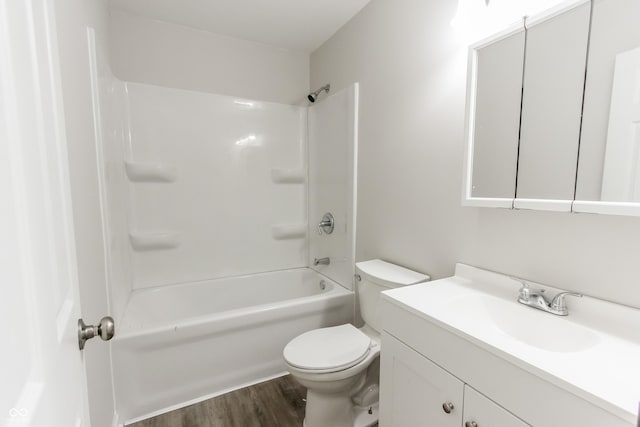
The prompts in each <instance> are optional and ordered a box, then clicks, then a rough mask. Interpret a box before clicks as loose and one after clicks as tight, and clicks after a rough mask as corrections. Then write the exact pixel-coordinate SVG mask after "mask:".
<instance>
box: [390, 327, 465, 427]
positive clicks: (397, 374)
mask: <svg viewBox="0 0 640 427" xmlns="http://www.w3.org/2000/svg"><path fill="white" fill-rule="evenodd" d="M380 363H381V365H380V427H405V426H406V427H417V426H424V427H460V426H461V425H462V398H463V392H464V389H463V387H464V384H463V383H462V381H460V380H459V379H457V378H456V377H454V376H453V375H451V374H450V373H448V372H447V371H445V370H444V369H442V368H440V367H439V366H438V365H436V364H434V363H433V362H431V361H430V360H429V359H427V358H426V357H424V356H422V355H421V354H419V353H418V352H416V351H415V350H413V349H412V348H410V347H408V346H406V345H405V344H403V343H402V342H401V341H398V340H397V339H396V338H394V337H393V336H391V335H389V334H387V333H386V332H385V333H383V334H382V353H381V362H380ZM443 405H444V406H443ZM448 405H450V406H448Z"/></svg>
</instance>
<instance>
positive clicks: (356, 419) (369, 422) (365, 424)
mask: <svg viewBox="0 0 640 427" xmlns="http://www.w3.org/2000/svg"><path fill="white" fill-rule="evenodd" d="M336 403H337V402H336ZM344 403H345V402H340V403H338V405H337V406H336V407H334V409H338V411H339V414H340V413H341V414H342V416H340V415H338V418H337V419H334V420H333V421H330V422H332V424H331V426H336V427H338V426H339V427H371V426H374V425H376V424H377V423H378V406H379V405H378V402H375V403H373V404H372V405H370V406H352V407H351V411H350V412H351V413H350V414H349V413H346V411H345V409H346V407H345V406H344ZM336 415H337V414H336ZM327 421H329V420H327V419H326V418H325V420H324V422H327ZM302 426H303V427H309V426H308V425H307V419H306V418H305V419H304V421H303V422H302Z"/></svg>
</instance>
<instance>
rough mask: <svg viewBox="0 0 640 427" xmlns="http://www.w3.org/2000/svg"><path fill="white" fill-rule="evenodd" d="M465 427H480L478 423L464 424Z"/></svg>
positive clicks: (469, 422)
mask: <svg viewBox="0 0 640 427" xmlns="http://www.w3.org/2000/svg"><path fill="white" fill-rule="evenodd" d="M464 427H478V423H477V422H475V421H467V422H466V423H464Z"/></svg>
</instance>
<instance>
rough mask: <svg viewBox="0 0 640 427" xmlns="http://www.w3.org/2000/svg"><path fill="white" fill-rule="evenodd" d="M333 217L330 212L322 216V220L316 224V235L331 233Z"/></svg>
mask: <svg viewBox="0 0 640 427" xmlns="http://www.w3.org/2000/svg"><path fill="white" fill-rule="evenodd" d="M334 225H335V223H334V219H333V215H331V212H327V213H326V214H324V215H323V216H322V221H320V223H319V224H318V235H320V236H322V233H323V232H324V233H325V234H331V233H333V228H334Z"/></svg>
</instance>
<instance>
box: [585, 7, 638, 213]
mask: <svg viewBox="0 0 640 427" xmlns="http://www.w3.org/2000/svg"><path fill="white" fill-rule="evenodd" d="M592 3H593V16H592V24H591V40H590V47H589V60H588V68H587V80H586V85H585V99H584V120H583V125H582V137H581V142H580V158H579V164H578V181H577V188H576V203H574V210H577V211H582V212H606V213H624V214H626V213H633V214H638V213H640V211H639V210H638V209H635V213H634V212H630V211H619V210H618V211H616V210H615V209H612V208H609V209H607V208H606V207H603V205H607V204H608V205H613V204H616V203H617V204H640V2H639V1H638V0H593V1H592ZM584 201H590V202H606V203H600V207H599V206H598V205H599V204H598V203H585V202H584ZM576 208H577V209H576Z"/></svg>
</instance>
